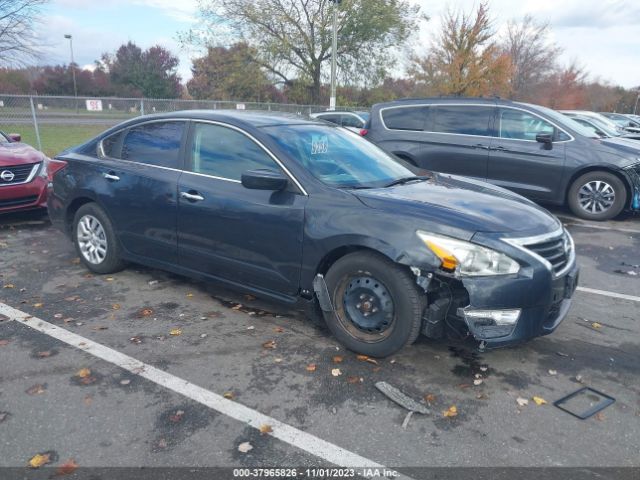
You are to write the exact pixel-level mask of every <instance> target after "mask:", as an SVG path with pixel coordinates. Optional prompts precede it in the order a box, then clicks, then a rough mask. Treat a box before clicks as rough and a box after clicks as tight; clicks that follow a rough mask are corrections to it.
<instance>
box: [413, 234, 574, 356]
mask: <svg viewBox="0 0 640 480" xmlns="http://www.w3.org/2000/svg"><path fill="white" fill-rule="evenodd" d="M565 238H566V240H567V244H566V245H565V243H562V245H565V246H563V248H564V249H565V255H566V262H565V263H564V264H563V265H560V266H558V264H557V263H556V267H554V266H553V265H552V264H551V263H550V262H549V261H547V260H546V259H545V258H544V257H543V256H542V255H544V254H548V251H549V249H550V248H553V246H554V243H553V242H560V241H563V240H564V239H565ZM474 240H475V241H477V242H478V243H480V244H482V245H486V246H489V247H492V248H496V247H499V249H500V251H503V252H504V253H507V254H508V255H509V256H510V257H511V258H514V259H517V260H518V261H519V262H520V263H521V265H522V268H521V270H520V272H519V273H518V274H514V275H504V276H487V277H462V278H455V279H454V278H450V277H449V278H447V277H446V276H442V275H439V274H436V275H434V279H435V280H436V281H433V282H431V283H430V289H431V290H427V296H428V297H430V298H429V306H428V307H427V308H426V309H425V313H424V319H423V329H422V332H423V333H424V334H425V335H427V336H429V337H432V338H437V337H440V336H442V335H443V333H444V329H445V326H449V327H451V328H454V329H455V330H458V331H460V330H462V329H465V330H466V332H467V333H468V334H470V335H471V336H473V337H474V339H475V340H477V341H478V342H480V348H482V349H485V348H487V349H489V348H498V347H504V346H508V345H513V344H517V343H521V342H524V341H526V340H530V339H532V338H535V337H539V336H542V335H548V334H550V333H551V332H553V331H554V330H555V329H556V328H557V327H558V325H560V323H561V322H562V320H563V319H564V318H565V316H566V315H567V312H568V311H569V308H570V306H571V297H572V296H573V294H574V292H575V289H576V287H577V285H578V279H579V268H578V266H577V264H576V261H575V252H574V250H573V242H572V240H571V237H570V236H569V235H568V234H564V233H557V234H556V236H555V237H554V236H553V235H550V236H548V237H544V238H543V237H529V238H524V239H517V238H516V239H506V242H505V239H501V238H497V237H495V236H493V237H492V236H490V235H489V234H478V235H477V236H476V238H474ZM505 243H506V244H507V245H506V246H505ZM536 249H537V250H536ZM545 249H546V251H545ZM537 252H542V253H541V254H539V253H537ZM552 261H554V259H552ZM456 325H457V326H458V328H455V326H456Z"/></svg>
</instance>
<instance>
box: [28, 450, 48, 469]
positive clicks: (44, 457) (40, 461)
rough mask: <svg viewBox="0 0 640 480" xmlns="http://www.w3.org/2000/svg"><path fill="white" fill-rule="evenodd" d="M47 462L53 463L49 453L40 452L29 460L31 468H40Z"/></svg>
mask: <svg viewBox="0 0 640 480" xmlns="http://www.w3.org/2000/svg"><path fill="white" fill-rule="evenodd" d="M47 463H51V454H49V453H38V454H36V455H34V456H33V457H31V460H29V466H30V467H31V468H40V467H42V466H43V465H46V464H47Z"/></svg>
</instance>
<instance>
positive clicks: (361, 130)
mask: <svg viewBox="0 0 640 480" xmlns="http://www.w3.org/2000/svg"><path fill="white" fill-rule="evenodd" d="M367 133H369V130H367V129H366V128H362V129H360V136H362V137H366V136H367Z"/></svg>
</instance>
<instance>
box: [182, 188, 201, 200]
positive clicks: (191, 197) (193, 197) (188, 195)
mask: <svg viewBox="0 0 640 480" xmlns="http://www.w3.org/2000/svg"><path fill="white" fill-rule="evenodd" d="M192 192H193V190H192ZM180 198H184V199H185V200H189V201H190V202H201V201H202V200H204V197H203V196H202V195H200V194H199V193H198V192H193V193H190V192H180Z"/></svg>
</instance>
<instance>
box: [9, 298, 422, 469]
mask: <svg viewBox="0 0 640 480" xmlns="http://www.w3.org/2000/svg"><path fill="white" fill-rule="evenodd" d="M0 315H5V316H6V317H7V318H9V320H13V321H16V322H19V323H22V324H23V325H26V326H28V327H30V328H32V329H34V330H37V331H38V332H41V333H44V334H45V335H49V336H50V337H53V338H56V339H58V340H60V341H61V342H64V343H66V344H67V345H71V346H72V347H75V348H78V349H80V350H82V351H84V352H87V353H88V354H90V355H93V356H94V357H98V358H100V359H102V360H104V361H106V362H109V363H111V364H113V365H117V366H118V367H120V368H123V369H124V370H127V371H129V372H131V373H133V374H135V375H140V376H141V377H144V378H146V379H147V380H150V381H152V382H153V383H156V384H157V385H160V386H162V387H165V388H167V389H169V390H172V391H174V392H176V393H179V394H180V395H183V396H185V397H187V398H190V399H191V400H194V401H196V402H198V403H201V404H202V405H205V406H207V407H209V408H211V409H213V410H216V411H217V412H220V413H222V414H224V415H226V416H228V417H231V418H233V419H235V420H238V421H239V422H242V423H246V424H248V425H249V426H251V427H253V428H255V429H260V426H261V425H270V426H271V427H272V428H273V432H272V433H271V434H270V435H271V436H272V437H275V438H277V439H278V440H281V441H283V442H285V443H288V444H289V445H292V446H294V447H296V448H299V449H301V450H304V451H305V452H308V453H310V454H312V455H314V456H316V457H319V458H322V459H324V460H326V461H327V462H329V463H331V464H333V465H337V466H340V467H348V468H377V469H380V470H381V469H383V468H385V467H384V466H383V465H381V464H379V463H376V462H374V461H372V460H369V459H368V458H365V457H361V456H360V455H358V454H356V453H353V452H351V451H349V450H345V449H344V448H341V447H338V446H337V445H334V444H332V443H329V442H327V441H325V440H322V439H321V438H318V437H316V436H314V435H312V434H310V433H307V432H303V431H302V430H298V429H297V428H295V427H292V426H291V425H287V424H286V423H283V422H280V421H279V420H276V419H275V418H272V417H269V416H267V415H264V414H262V413H260V412H258V411H256V410H253V409H251V408H249V407H245V406H244V405H242V404H240V403H237V402H234V401H232V400H228V399H226V398H224V397H223V396H221V395H218V394H216V393H213V392H211V391H209V390H205V389H204V388H202V387H199V386H198V385H195V384H193V383H191V382H188V381H187V380H184V379H182V378H180V377H176V376H175V375H171V374H170V373H167V372H164V371H162V370H159V369H157V368H155V367H153V366H151V365H148V364H146V363H143V362H141V361H139V360H136V359H135V358H133V357H130V356H128V355H125V354H124V353H121V352H118V351H117V350H113V349H112V348H109V347H106V346H104V345H102V344H100V343H97V342H94V341H93V340H89V339H88V338H85V337H82V336H80V335H78V334H75V333H73V332H70V331H69V330H65V329H64V328H60V327H58V326H56V325H53V324H51V323H49V322H46V321H44V320H41V319H39V318H36V317H32V316H31V315H29V314H28V313H25V312H22V311H20V310H17V309H15V308H13V307H10V306H9V305H6V304H4V303H1V302H0ZM394 478H403V479H405V480H412V479H411V478H410V477H406V476H402V475H400V476H398V477H394Z"/></svg>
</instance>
